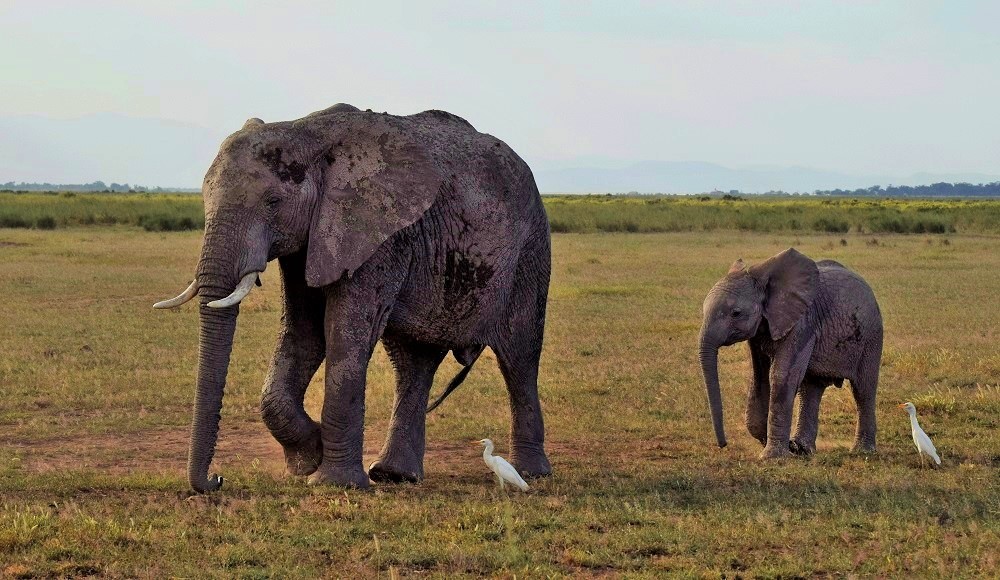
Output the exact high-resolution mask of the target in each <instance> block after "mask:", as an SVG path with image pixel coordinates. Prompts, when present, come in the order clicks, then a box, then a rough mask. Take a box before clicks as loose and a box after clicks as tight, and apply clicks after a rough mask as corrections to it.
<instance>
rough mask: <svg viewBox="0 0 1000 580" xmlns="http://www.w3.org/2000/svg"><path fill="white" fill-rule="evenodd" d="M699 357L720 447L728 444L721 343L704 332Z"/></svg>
mask: <svg viewBox="0 0 1000 580" xmlns="http://www.w3.org/2000/svg"><path fill="white" fill-rule="evenodd" d="M700 342H701V347H700V350H699V357H700V358H701V372H702V374H703V375H704V377H705V389H706V390H707V391H708V404H709V406H710V407H711V409H712V426H713V427H714V428H715V439H716V440H717V441H718V443H719V447H725V446H726V428H725V427H724V426H723V423H722V393H721V391H720V390H719V345H718V343H714V342H713V341H712V340H711V339H710V338H708V337H707V336H706V335H705V334H704V333H702V337H701V340H700Z"/></svg>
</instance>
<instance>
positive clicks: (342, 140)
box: [156, 104, 551, 492]
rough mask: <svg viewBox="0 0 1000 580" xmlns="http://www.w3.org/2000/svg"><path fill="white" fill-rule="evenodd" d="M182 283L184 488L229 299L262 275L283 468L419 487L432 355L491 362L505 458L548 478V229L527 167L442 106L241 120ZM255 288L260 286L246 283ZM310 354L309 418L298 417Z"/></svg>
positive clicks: (268, 398)
mask: <svg viewBox="0 0 1000 580" xmlns="http://www.w3.org/2000/svg"><path fill="white" fill-rule="evenodd" d="M202 191H203V194H204V198H205V238H204V245H203V248H202V252H201V259H200V261H199V263H198V268H197V275H196V278H195V280H194V281H193V282H192V283H191V285H190V286H189V288H188V289H187V290H186V291H185V292H184V293H182V294H181V295H180V296H178V297H177V298H175V299H172V300H168V301H164V302H161V303H158V304H157V305H156V306H157V307H161V308H167V307H175V306H178V305H180V304H181V303H183V302H185V301H186V300H189V299H191V298H192V297H194V296H196V295H197V296H198V297H199V298H200V302H201V307H200V318H201V327H200V334H199V352H198V359H199V360H198V379H197V396H196V400H195V409H194V422H193V427H192V433H191V447H190V455H189V460H188V477H189V480H190V483H191V486H192V487H193V488H194V489H195V490H197V491H201V492H204V491H212V490H215V489H218V488H219V487H220V486H221V485H222V478H221V477H218V476H217V475H214V474H213V475H212V476H211V477H209V476H208V469H209V466H210V464H211V462H212V457H213V455H214V452H215V445H216V441H217V437H218V427H219V413H220V410H221V407H222V396H223V389H224V387H225V382H226V372H227V367H228V364H229V356H230V353H231V351H232V343H233V333H234V330H235V327H236V318H237V314H238V312H239V303H240V300H242V299H243V298H244V297H245V296H246V295H247V293H248V292H249V291H250V290H251V289H252V288H253V285H254V283H255V282H258V274H259V273H260V272H262V271H263V270H264V268H265V267H266V266H267V263H268V262H269V261H271V260H274V259H277V260H278V263H279V264H280V267H281V278H282V284H283V290H284V292H283V295H284V313H283V316H282V326H281V330H280V335H279V339H278V344H277V347H276V349H275V352H274V356H273V358H272V361H271V366H270V370H269V372H268V375H267V380H266V383H265V385H264V394H263V399H262V403H261V411H262V415H263V419H264V423H265V424H266V425H267V426H268V428H269V429H270V431H271V433H272V434H273V435H274V437H275V439H277V440H278V442H279V443H280V444H281V445H282V447H283V448H284V453H285V460H286V464H287V468H288V470H289V471H290V472H291V473H293V474H297V475H309V474H311V475H310V477H309V483H311V484H317V483H331V484H338V485H343V486H349V487H358V488H364V487H367V486H368V485H369V476H371V479H373V480H375V481H394V482H395V481H418V480H420V479H422V478H423V457H424V433H425V430H424V428H425V423H424V411H425V408H426V405H427V399H428V394H429V391H430V387H431V383H432V381H433V378H434V373H435V371H436V369H437V368H438V365H439V364H440V363H441V361H442V360H443V359H444V357H445V355H446V354H447V353H448V351H452V352H453V353H454V354H455V356H456V358H457V359H458V360H459V362H460V363H462V364H463V365H465V367H466V368H465V369H463V373H462V374H461V375H460V377H458V379H459V380H460V378H461V377H462V376H464V372H465V371H467V370H468V367H469V366H471V365H472V363H473V362H474V361H475V360H476V358H477V357H478V356H479V354H480V353H481V352H482V351H483V349H484V348H485V346H490V347H491V348H492V349H493V350H494V352H495V353H496V355H497V359H498V361H499V365H500V369H501V372H502V374H503V377H504V380H505V382H506V384H507V391H508V394H509V396H510V407H511V412H512V416H513V417H512V427H511V450H512V451H511V453H512V456H513V462H514V464H515V465H516V466H517V468H518V469H519V470H520V471H521V472H522V473H524V474H525V475H527V476H545V475H548V474H550V473H551V466H550V465H549V461H548V459H547V457H546V456H545V452H544V449H543V441H544V432H543V424H542V411H541V407H540V405H539V400H538V384H537V377H538V362H539V356H540V354H541V350H542V334H543V329H544V325H545V305H546V298H547V294H548V285H549V271H550V250H549V224H548V219H547V218H546V215H545V210H544V208H543V207H542V201H541V198H540V197H539V194H538V189H537V187H536V185H535V181H534V178H533V177H532V174H531V170H530V169H529V168H528V166H527V165H526V164H525V163H524V161H523V160H521V158H520V157H518V156H517V154H515V153H514V152H513V151H512V150H511V149H510V148H509V147H508V146H507V145H506V144H505V143H503V142H502V141H500V140H499V139H496V138H495V137H492V136H490V135H486V134H483V133H479V132H477V131H476V130H475V128H474V127H473V126H472V125H470V124H469V123H468V122H467V121H465V120H464V119H461V118H459V117H457V116H455V115H452V114H449V113H446V112H443V111H425V112H423V113H419V114H416V115H410V116H406V117H400V116H394V115H388V114H385V113H381V114H379V113H373V112H371V111H359V110H358V109H357V108H355V107H352V106H350V105H345V104H339V105H335V106H333V107H330V108H329V109H326V110H324V111H319V112H316V113H313V114H311V115H309V116H307V117H305V118H302V119H299V120H297V121H289V122H279V123H264V122H263V121H261V120H259V119H250V120H248V121H247V122H246V124H245V125H244V126H243V128H242V129H241V130H240V131H238V132H236V133H234V134H233V135H231V136H229V138H227V139H226V140H225V142H223V144H222V147H221V148H220V151H219V154H218V156H217V157H216V158H215V161H214V162H213V163H212V166H211V168H210V169H209V170H208V173H207V175H206V176H205V181H204V185H203V190H202ZM258 283H259V282H258ZM379 339H381V340H382V342H383V344H384V346H385V349H386V351H387V352H388V354H389V357H390V358H391V359H392V362H393V365H394V366H395V368H396V379H397V382H396V395H395V403H394V408H393V415H392V420H391V424H390V428H389V434H388V437H387V439H386V441H385V444H384V446H383V448H382V451H381V453H380V455H379V457H378V460H377V461H375V462H374V463H373V464H372V465H371V466H370V468H369V473H368V474H366V473H365V471H364V469H363V467H362V440H363V430H364V412H365V375H366V370H367V367H368V361H369V359H370V357H371V355H372V351H373V349H374V347H375V344H376V342H377V341H378V340H379ZM324 358H325V359H326V361H327V362H326V385H325V387H326V390H325V399H324V402H323V410H322V418H321V421H320V423H319V424H317V423H316V422H315V421H313V420H312V419H311V418H310V417H309V415H308V414H307V413H306V412H305V410H304V408H303V404H302V401H303V397H304V395H305V391H306V387H307V385H308V384H309V381H310V379H311V378H312V376H313V374H314V373H315V372H316V370H317V368H318V367H319V365H320V363H321V362H322V361H323V360H324Z"/></svg>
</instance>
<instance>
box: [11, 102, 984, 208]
mask: <svg viewBox="0 0 1000 580" xmlns="http://www.w3.org/2000/svg"><path fill="white" fill-rule="evenodd" d="M225 136H226V135H225V134H223V133H221V132H218V131H215V130H212V129H207V128H205V127H200V126H197V125H191V124H187V123H180V122H176V121H169V120H165V119H156V118H144V117H131V116H127V115H120V114H116V113H102V114H95V115H88V116H86V117H81V118H77V119H52V118H47V117H39V116H0V184H3V183H7V182H18V183H19V182H29V183H32V182H34V183H52V184H60V183H63V184H69V183H91V182H95V181H97V180H103V181H105V182H108V183H109V184H110V183H113V182H115V183H116V184H118V183H120V184H126V183H127V184H132V185H133V186H135V185H142V186H146V187H148V188H150V189H154V188H155V187H157V186H158V187H161V188H163V189H170V190H173V189H188V188H197V187H199V186H200V185H201V181H202V178H203V177H204V175H205V171H206V170H207V169H208V166H209V164H210V163H211V161H212V159H213V158H214V157H215V154H216V152H217V151H218V147H219V144H220V143H221V142H222V140H223V139H224V138H225ZM527 161H528V163H529V165H531V167H532V169H533V171H534V174H535V179H536V180H537V182H538V187H539V189H540V190H541V191H543V192H565V193H624V192H630V191H636V192H640V193H702V192H708V191H713V190H722V191H730V190H734V189H735V190H739V191H741V192H745V193H752V192H761V193H763V192H767V191H777V190H781V191H786V192H812V191H815V190H830V189H857V188H861V187H868V186H872V185H882V186H886V185H889V184H893V185H922V184H930V183H936V182H952V183H957V182H969V183H990V182H995V181H1000V176H998V175H985V174H930V173H917V174H913V175H907V176H892V175H853V174H848V173H842V172H836V171H824V170H819V169H810V168H806V167H748V168H740V169H734V168H730V167H724V166H722V165H717V164H714V163H706V162H699V161H641V162H638V163H632V164H626V163H621V162H617V161H615V160H611V159H607V158H601V157H587V158H584V157H580V158H577V159H575V160H573V159H571V160H568V161H562V162H558V163H557V162H553V161H547V160H544V159H532V158H530V157H529V158H528V159H527Z"/></svg>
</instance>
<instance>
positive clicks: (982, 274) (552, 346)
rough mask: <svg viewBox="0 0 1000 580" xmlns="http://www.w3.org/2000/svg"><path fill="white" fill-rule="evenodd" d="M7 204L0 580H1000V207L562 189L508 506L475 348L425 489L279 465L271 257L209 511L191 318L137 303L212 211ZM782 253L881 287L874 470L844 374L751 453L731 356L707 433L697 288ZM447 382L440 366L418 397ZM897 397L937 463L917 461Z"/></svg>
mask: <svg viewBox="0 0 1000 580" xmlns="http://www.w3.org/2000/svg"><path fill="white" fill-rule="evenodd" d="M0 195H6V196H7V197H3V198H0V214H3V215H6V216H8V217H9V216H14V217H11V218H10V219H21V220H22V222H23V223H20V222H19V223H8V224H7V226H8V227H5V228H0V295H2V296H3V297H4V298H3V306H2V307H0V391H2V396H0V576H11V577H53V576H55V577H63V576H109V577H150V578H161V577H168V576H174V577H206V576H208V577H212V576H217V577H248V578H265V577H319V576H334V577H378V576H382V577H391V576H394V575H399V576H403V577H407V576H418V575H420V576H438V577H445V576H447V577H455V576H480V575H491V576H500V577H514V576H517V577H522V578H523V577H546V576H554V577H562V576H584V577H586V576H610V577H616V576H625V577H647V576H662V575H678V576H694V577H699V576H708V577H719V576H724V577H727V578H735V577H824V576H848V575H852V574H854V575H858V576H873V575H883V576H920V577H927V576H929V577H996V576H998V575H1000V431H998V429H1000V350H998V348H997V344H998V342H1000V308H997V292H998V289H1000V229H998V228H997V221H998V220H997V218H998V216H1000V211H998V209H1000V203H997V202H988V201H977V202H960V201H956V202H941V201H934V202H930V201H928V202H915V201H914V202H911V201H906V202H898V203H899V206H898V207H894V206H891V205H890V206H888V207H889V209H886V206H879V205H878V202H869V201H858V200H854V201H853V204H854V205H851V204H852V202H851V201H850V200H838V201H835V203H834V204H829V207H827V208H825V209H824V207H823V205H822V203H821V202H820V201H817V200H809V201H805V200H803V201H795V200H772V201H760V202H753V203H752V204H751V202H739V201H718V200H712V201H702V202H699V201H697V200H690V201H683V202H679V201H676V200H670V199H667V200H666V201H663V202H658V201H656V202H653V203H649V202H651V201H653V200H635V199H622V200H608V199H605V198H601V199H597V198H594V199H578V198H569V197H559V198H550V199H548V200H547V206H548V208H549V215H550V218H551V219H552V223H553V230H554V231H556V232H557V233H554V234H553V275H552V285H551V289H550V293H549V309H548V319H547V329H546V341H545V351H544V354H543V358H542V367H541V376H540V391H541V396H542V403H543V406H544V412H545V420H546V435H547V437H546V444H547V450H548V453H549V457H550V459H551V461H552V465H553V469H554V474H553V476H552V477H551V478H549V479H546V480H540V481H535V482H532V489H531V490H530V491H529V492H528V493H524V494H522V493H517V492H510V493H504V492H500V491H499V490H498V489H497V487H496V485H495V483H494V481H493V479H492V476H491V474H490V473H489V471H488V470H487V468H486V466H485V465H484V464H483V462H482V459H481V458H480V451H479V448H477V447H474V446H472V445H471V444H470V443H469V442H470V441H471V440H473V439H480V438H483V437H491V438H493V439H494V440H496V441H497V442H498V453H500V454H506V453H507V452H508V451H509V447H508V445H507V443H506V437H507V432H508V426H509V411H508V405H507V395H506V391H505V389H504V386H503V382H502V378H501V376H500V372H499V370H498V369H497V367H496V361H495V358H494V357H493V356H492V355H491V353H490V352H489V351H487V352H486V354H485V355H484V357H483V358H482V359H480V361H479V362H478V363H477V365H476V366H475V368H474V369H473V370H472V372H471V374H470V375H469V378H468V379H467V380H466V382H465V384H463V385H462V386H461V387H460V388H459V390H457V391H456V392H455V393H454V394H452V396H451V397H450V398H449V399H448V400H447V401H445V403H444V404H443V405H442V406H441V407H440V408H439V409H437V410H436V411H435V412H433V413H432V414H431V415H430V416H429V417H428V426H427V457H426V461H425V473H426V480H425V481H424V482H423V483H421V484H419V485H400V486H383V485H375V486H373V489H374V490H373V491H370V492H359V491H344V490H339V489H336V488H328V487H319V488H313V487H308V486H307V485H306V484H305V482H304V481H303V480H302V479H297V478H295V477H292V476H289V475H287V474H286V473H285V471H284V466H283V461H282V456H281V450H280V447H279V446H278V444H277V443H276V442H274V441H273V439H271V437H270V435H269V434H268V433H267V430H266V428H265V427H264V425H263V424H262V423H261V420H260V416H259V411H258V404H259V391H260V387H261V385H262V383H263V380H264V375H265V372H266V370H267V364H268V361H269V357H270V354H271V350H272V348H273V345H274V342H275V339H276V333H277V328H278V323H279V317H280V283H279V280H278V276H277V268H276V267H274V265H272V267H270V268H268V270H267V271H266V272H265V273H264V275H263V284H264V285H263V287H262V288H258V289H257V290H255V291H254V292H252V293H251V294H250V296H249V297H248V298H247V299H246V300H245V301H244V303H243V306H242V308H241V315H240V318H239V325H238V329H237V335H236V341H235V349H234V352H233V355H232V364H231V366H230V373H229V382H228V387H227V392H226V398H225V401H224V404H223V412H222V427H221V433H220V443H219V447H218V451H217V453H216V460H215V469H214V471H218V472H219V473H221V474H222V475H224V476H225V478H226V484H225V486H224V487H223V489H222V490H221V491H220V492H217V493H213V494H209V495H196V494H192V493H191V492H189V491H188V485H187V482H186V477H185V469H184V466H185V460H186V454H187V435H188V433H187V431H188V425H189V420H190V410H191V404H192V400H193V384H194V378H195V376H194V374H195V366H196V360H197V352H196V351H197V326H198V325H197V309H196V308H194V307H192V306H190V305H189V306H185V307H182V308H180V309H177V310H175V311H154V310H152V309H151V308H150V306H151V305H152V303H153V302H155V301H157V300H161V299H163V298H167V297H170V296H173V295H175V294H176V293H177V292H178V291H179V290H180V289H181V288H183V287H184V286H185V285H186V284H187V283H188V282H189V281H190V278H191V275H192V272H193V271H194V267H195V264H196V261H197V256H198V251H199V248H200V242H201V235H200V232H199V231H197V229H190V228H189V227H187V226H188V225H189V224H188V223H187V222H184V223H183V224H181V225H182V226H183V227H178V228H174V227H159V226H158V225H157V224H163V223H166V224H168V226H170V225H171V224H174V223H175V222H172V221H170V220H171V219H175V218H176V219H180V220H183V219H186V217H187V218H190V219H191V220H192V222H191V224H190V225H192V227H195V228H197V227H198V226H200V221H198V220H200V219H201V218H200V200H199V199H198V198H197V197H189V198H184V197H182V196H172V197H166V198H164V199H163V200H157V199H152V200H150V199H149V198H148V197H141V198H138V197H137V198H124V197H123V198H121V199H123V200H126V201H128V200H132V201H128V203H132V202H135V203H139V202H141V203H144V204H146V203H148V204H150V209H148V210H147V209H142V208H140V209H134V208H133V209H130V210H128V211H130V212H131V213H130V214H129V216H130V217H129V216H127V217H126V218H123V219H120V220H119V219H117V218H114V217H113V213H114V211H117V210H115V209H114V208H113V207H112V209H107V208H103V206H101V207H98V205H99V204H102V203H110V202H106V201H105V200H106V199H110V198H96V199H95V200H92V199H91V198H89V197H87V196H77V197H76V198H68V197H60V196H49V197H50V198H51V202H46V203H48V204H49V205H48V206H45V205H44V204H39V203H30V204H29V203H25V200H27V199H28V198H25V197H18V196H17V195H16V194H0ZM60 201H61V202H62V203H61V204H60V203H58V202H60ZM83 202H86V203H87V204H92V206H91V207H90V209H86V208H85V209H84V210H80V207H81V206H80V205H79V204H82V203H83ZM157 203H160V204H161V205H159V206H158V205H157ZM698 203H702V204H703V205H701V206H698V205H697V204H698ZM796 203H799V204H802V205H799V206H797V207H796V206H795V204H796ZM869 203H874V204H875V205H872V206H868V205H865V204H869ZM885 203H889V204H892V203H896V202H885ZM18 204H21V205H18ZM72 204H77V205H76V206H75V208H76V209H73V208H72V207H70V209H67V205H69V206H72ZM93 204H98V205H93ZM560 204H562V207H561V206H560ZM572 204H577V205H572ZM626 204H631V205H626ZM685 204H686V205H685ZM704 204H707V205H704ZM905 204H911V205H905ZM913 204H916V205H913ZM920 204H926V205H920ZM950 204H954V205H950ZM963 204H965V205H963ZM968 204H980V205H979V206H975V205H972V206H970V205H968ZM112 205H113V204H112ZM189 206H190V207H189ZM658 206H662V207H658ZM689 206H690V207H689ZM108 207H111V206H108ZM852 207H853V208H856V209H854V210H852V209H851V208H852ZM921 207H923V208H925V209H923V210H921V209H920V208H921ZM977 207H978V210H977V209H976V208H977ZM39 208H41V209H39ZM102 208H103V209H102ZM178 208H180V209H178ZM192 208H193V209H192ZM670 208H673V210H671V209H670ZM691 208H694V209H691ZM699 208H700V209H699ZM928 208H929V209H928ZM970 208H971V209H970ZM119 209H120V208H119ZM31 212H35V213H34V214H32V213H31ZM46 212H48V213H46ZM60 212H62V213H60ZM73 212H76V213H73ZM102 212H103V213H102ZM142 212H149V213H148V214H143V213H142ZM185 212H187V213H185ZM602 212H603V213H602ZM657 212H658V213H657ZM684 212H689V213H684ZM852 212H853V213H852ZM143 215H148V216H153V217H146V218H144V219H145V221H142V219H141V218H142V216H143ZM18 216H20V217H18ZM88 216H89V217H88ZM157 216H160V217H157ZM163 216H166V217H163ZM651 216H652V217H651ZM657 216H658V217H657ZM678 216H682V217H683V218H684V219H681V217H678ZM698 216H701V217H700V218H699V217H698ZM880 216H882V217H880ZM885 216H888V217H885ZM46 217H48V218H50V219H44V221H43V222H42V223H39V222H38V220H39V219H43V218H46ZM154 218H155V219H154ZM161 218H162V219H161ZM702 218H703V219H702ZM883 218H885V219H883ZM698 219H702V221H697V220H698ZM684 220H687V223H693V224H695V225H694V226H692V227H681V226H684V225H685V223H686V222H685V221H684ZM893 220H895V221H893ZM150 223H151V224H154V225H153V226H152V227H149V226H148V225H146V224H150ZM893 223H895V224H902V225H895V226H894V225H892V224H893ZM601 224H605V226H602V225H601ZM607 224H610V225H607ZM630 224H634V225H630ZM658 224H659V225H658ZM671 224H675V225H671ZM831 224H832V225H831ZM880 224H881V225H880ZM885 224H889V225H888V226H886V225H885ZM50 226H51V228H54V229H50ZM660 226H662V227H660ZM164 229H180V230H184V231H159V230H164ZM147 230H152V231H147ZM896 231H905V232H910V233H893V232H896ZM563 232H581V233H563ZM644 232H647V233H644ZM790 246H794V247H796V248H798V249H799V250H800V251H802V252H804V253H805V254H807V255H808V256H810V257H812V258H814V259H821V258H831V259H834V260H837V261H840V262H842V263H843V264H845V265H847V266H848V267H850V268H852V269H854V270H856V271H857V272H859V273H860V274H861V275H862V276H864V277H865V278H866V279H867V280H868V281H869V283H870V284H871V286H872V287H873V289H874V290H875V293H876V295H877V297H878V299H879V302H880V305H881V308H882V312H883V316H884V318H885V327H886V333H885V336H886V339H885V352H884V356H883V361H882V377H881V383H880V385H879V403H878V421H879V439H878V446H879V450H878V453H876V454H874V455H867V456H866V455H859V454H852V453H851V452H850V451H849V447H850V444H851V441H852V438H853V430H854V419H855V408H854V402H853V399H852V398H851V395H850V392H849V390H848V387H846V386H845V388H843V389H836V388H830V389H828V390H827V392H826V395H825V397H824V399H823V404H822V409H821V414H820V433H819V439H818V452H817V454H816V455H814V456H812V457H809V458H792V459H788V460H782V461H779V462H769V463H761V462H759V461H758V460H757V454H758V453H759V451H760V446H759V444H758V443H757V442H756V441H755V440H753V439H752V438H751V437H750V435H749V434H748V433H747V432H746V430H745V428H744V427H743V425H742V413H743V405H744V403H745V400H746V399H745V388H746V384H747V380H748V376H749V372H750V369H749V362H748V360H747V355H746V351H745V346H742V345H737V346H733V347H729V348H726V349H723V351H722V352H721V356H720V373H721V380H722V386H723V394H724V403H725V412H726V427H727V431H728V433H729V440H730V444H729V447H727V448H725V449H719V448H717V447H716V446H715V443H714V441H715V439H714V437H713V435H712V432H711V421H710V419H709V414H708V405H707V401H706V396H705V391H704V386H703V383H702V379H701V375H700V368H699V365H698V360H697V353H696V350H697V333H698V329H699V326H700V323H701V302H702V299H703V298H704V296H705V293H706V292H707V291H708V289H709V288H710V287H711V286H712V284H713V283H714V282H715V281H716V280H717V279H718V278H719V277H721V276H722V275H723V274H725V272H726V270H727V269H728V267H729V265H730V264H731V263H732V262H733V261H734V260H735V259H737V258H739V257H742V258H744V259H745V260H747V261H750V262H757V261H760V260H763V259H765V258H767V257H769V256H771V255H773V254H775V253H777V252H779V251H781V250H784V249H785V248H788V247H790ZM458 368H459V367H458V364H457V363H455V362H454V361H453V360H451V359H450V358H449V359H448V360H447V361H446V363H445V364H444V365H442V368H441V370H440V371H439V373H438V377H437V380H436V381H435V389H434V391H433V394H436V393H438V392H440V390H441V389H442V388H443V387H444V385H445V384H446V383H447V381H448V379H450V378H451V376H452V375H453V374H454V373H455V372H457V370H458ZM368 380H369V384H368V391H367V416H366V421H367V424H366V439H365V451H366V463H367V462H368V461H370V460H371V459H373V458H374V456H375V454H376V453H377V451H378V449H379V447H380V445H381V443H382V440H383V437H384V434H385V432H386V429H387V426H388V423H389V418H390V412H391V405H392V397H393V371H392V367H391V365H390V364H389V361H388V359H387V357H386V356H385V353H384V352H383V351H382V350H381V348H379V349H377V351H376V354H375V356H374V358H373V360H372V363H371V365H370V368H369V375H368ZM322 382H323V381H322V370H321V371H320V373H318V376H317V377H316V378H315V379H314V380H313V383H312V386H311V387H310V390H309V392H308V394H307V399H306V407H307V410H309V411H310V413H311V414H313V416H317V414H318V410H319V408H320V405H321V402H322V395H323V393H322ZM903 401H912V402H914V403H915V404H916V406H917V409H918V413H919V417H920V420H921V423H922V425H923V427H924V429H925V430H926V431H927V433H928V434H929V435H930V436H931V438H932V439H933V440H934V442H935V443H936V444H937V447H938V450H939V452H940V453H941V455H942V461H943V464H942V466H941V467H940V468H938V469H933V470H931V469H921V465H920V461H919V459H918V457H917V454H916V451H915V449H914V446H913V443H912V441H911V439H910V431H909V422H908V420H907V417H906V414H905V413H904V412H903V411H901V410H900V409H898V408H897V407H896V405H897V404H898V403H901V402H903Z"/></svg>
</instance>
